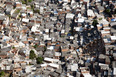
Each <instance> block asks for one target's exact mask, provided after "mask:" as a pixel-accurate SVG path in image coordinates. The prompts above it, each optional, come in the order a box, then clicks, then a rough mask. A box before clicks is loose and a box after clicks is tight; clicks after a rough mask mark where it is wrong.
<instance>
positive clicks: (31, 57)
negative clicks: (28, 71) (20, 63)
mask: <svg viewBox="0 0 116 77" xmlns="http://www.w3.org/2000/svg"><path fill="white" fill-rule="evenodd" d="M29 58H30V59H35V58H36V54H35V53H34V51H33V50H31V51H30V54H29Z"/></svg>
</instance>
